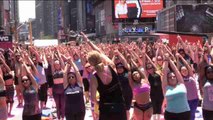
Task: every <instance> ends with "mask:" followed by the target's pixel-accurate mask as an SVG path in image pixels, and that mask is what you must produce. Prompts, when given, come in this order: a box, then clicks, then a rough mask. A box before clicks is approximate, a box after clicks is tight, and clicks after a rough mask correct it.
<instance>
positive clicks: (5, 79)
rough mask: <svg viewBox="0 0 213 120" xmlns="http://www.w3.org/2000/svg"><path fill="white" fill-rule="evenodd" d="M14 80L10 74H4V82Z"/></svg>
mask: <svg viewBox="0 0 213 120" xmlns="http://www.w3.org/2000/svg"><path fill="white" fill-rule="evenodd" d="M12 78H13V76H12V75H11V74H9V73H6V74H3V79H4V81H7V80H9V79H12Z"/></svg>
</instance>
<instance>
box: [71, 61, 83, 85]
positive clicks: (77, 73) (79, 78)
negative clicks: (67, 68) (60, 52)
mask: <svg viewBox="0 0 213 120" xmlns="http://www.w3.org/2000/svg"><path fill="white" fill-rule="evenodd" d="M70 63H71V65H72V67H73V69H74V71H75V74H76V79H77V82H78V83H79V84H80V85H81V86H83V83H82V77H81V74H80V72H79V69H78V67H77V66H76V64H75V63H74V62H73V60H72V59H70Z"/></svg>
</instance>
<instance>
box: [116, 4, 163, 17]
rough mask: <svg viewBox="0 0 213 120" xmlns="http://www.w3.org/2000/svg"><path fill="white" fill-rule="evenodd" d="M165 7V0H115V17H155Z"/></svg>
mask: <svg viewBox="0 0 213 120" xmlns="http://www.w3.org/2000/svg"><path fill="white" fill-rule="evenodd" d="M161 9H163V0H114V11H115V12H114V15H115V18H121V19H122V18H124V19H126V18H153V17H156V14H157V12H158V11H159V10H161Z"/></svg>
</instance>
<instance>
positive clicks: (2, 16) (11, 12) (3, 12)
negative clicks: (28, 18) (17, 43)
mask: <svg viewBox="0 0 213 120" xmlns="http://www.w3.org/2000/svg"><path fill="white" fill-rule="evenodd" d="M15 22H16V23H19V15H18V1H14V0H8V1H6V0H5V1H0V27H2V28H3V29H4V31H5V34H8V35H9V34H12V33H13V30H14V25H15Z"/></svg>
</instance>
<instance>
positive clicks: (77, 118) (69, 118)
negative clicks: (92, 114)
mask: <svg viewBox="0 0 213 120" xmlns="http://www.w3.org/2000/svg"><path fill="white" fill-rule="evenodd" d="M84 116H85V112H79V113H75V114H72V113H69V114H65V117H66V120H84Z"/></svg>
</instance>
